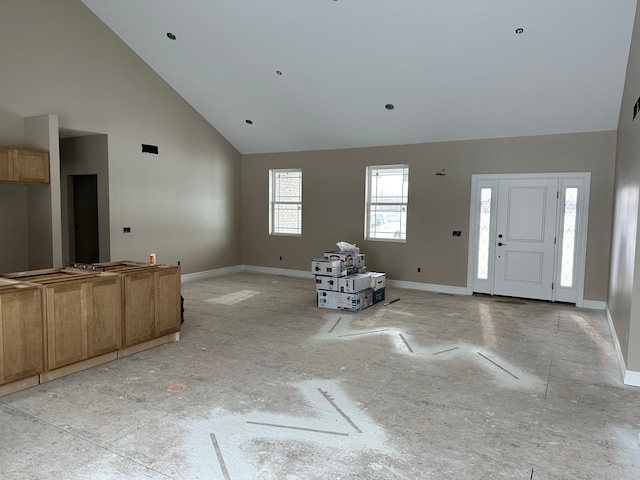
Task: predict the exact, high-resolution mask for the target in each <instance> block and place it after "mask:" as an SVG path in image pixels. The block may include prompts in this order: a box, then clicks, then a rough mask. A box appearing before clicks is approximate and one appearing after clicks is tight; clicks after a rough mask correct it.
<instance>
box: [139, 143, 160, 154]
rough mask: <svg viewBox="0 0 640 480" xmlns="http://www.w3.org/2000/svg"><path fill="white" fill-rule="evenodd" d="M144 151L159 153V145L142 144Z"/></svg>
mask: <svg viewBox="0 0 640 480" xmlns="http://www.w3.org/2000/svg"><path fill="white" fill-rule="evenodd" d="M142 153H155V154H156V155H157V154H158V146H157V145H147V144H144V143H143V144H142Z"/></svg>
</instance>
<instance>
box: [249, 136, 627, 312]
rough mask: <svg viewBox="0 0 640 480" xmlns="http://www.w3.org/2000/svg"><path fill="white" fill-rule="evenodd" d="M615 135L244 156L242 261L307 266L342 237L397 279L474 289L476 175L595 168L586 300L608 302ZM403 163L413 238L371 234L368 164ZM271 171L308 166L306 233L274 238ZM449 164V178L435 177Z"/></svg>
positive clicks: (305, 173) (305, 178) (372, 266)
mask: <svg viewBox="0 0 640 480" xmlns="http://www.w3.org/2000/svg"><path fill="white" fill-rule="evenodd" d="M615 138H616V137H615V132H597V133H586V134H572V135H553V136H538V137H520V138H509V139H494V140H477V141H463V142H446V143H432V144H420V145H403V146H397V147H378V148H362V149H349V150H331V151H314V152H298V153H278V154H264V155H245V156H243V185H242V186H243V235H242V245H243V248H242V252H243V257H242V261H243V263H244V264H247V265H259V266H265V267H279V268H288V269H297V270H308V269H309V268H310V260H311V258H314V257H318V256H322V252H324V251H327V250H331V249H334V248H336V247H335V244H336V242H337V241H340V240H344V241H348V242H352V243H357V244H358V245H359V246H360V247H361V251H363V252H364V253H365V254H366V262H367V266H368V267H369V268H370V270H378V271H385V272H386V273H387V275H388V277H389V278H391V279H394V280H404V281H411V282H422V283H428V284H435V285H446V286H457V287H466V285H467V256H468V242H469V232H468V229H469V207H470V201H471V176H472V174H480V173H546V172H591V173H592V177H591V198H590V205H589V208H590V215H589V231H588V238H587V265H586V279H585V292H584V298H585V300H597V301H604V300H606V294H607V280H608V255H609V231H610V227H611V210H612V192H613V168H614V157H615ZM396 163H406V164H408V165H409V208H408V220H407V223H408V225H407V242H406V243H389V242H372V241H364V240H363V237H364V196H365V168H366V166H367V165H386V164H396ZM270 168H302V171H303V205H304V206H303V235H302V237H279V236H269V235H268V196H269V195H268V171H269V169H270ZM443 168H444V169H446V176H444V177H442V176H436V175H435V172H437V171H440V170H441V169H443ZM453 230H462V237H459V238H456V237H453V236H452V231H453ZM280 256H282V257H283V260H282V261H280V260H279V258H280ZM418 267H420V268H421V273H417V268H418Z"/></svg>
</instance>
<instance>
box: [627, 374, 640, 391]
mask: <svg viewBox="0 0 640 480" xmlns="http://www.w3.org/2000/svg"><path fill="white" fill-rule="evenodd" d="M624 384H625V385H629V386H631V387H640V372H633V371H631V370H627V372H626V373H625V374H624Z"/></svg>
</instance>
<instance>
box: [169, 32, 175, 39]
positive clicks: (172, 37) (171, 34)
mask: <svg viewBox="0 0 640 480" xmlns="http://www.w3.org/2000/svg"><path fill="white" fill-rule="evenodd" d="M167 37H169V39H171V40H175V39H176V36H175V35H174V34H173V33H171V32H167Z"/></svg>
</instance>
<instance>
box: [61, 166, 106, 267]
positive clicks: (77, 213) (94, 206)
mask: <svg viewBox="0 0 640 480" xmlns="http://www.w3.org/2000/svg"><path fill="white" fill-rule="evenodd" d="M67 185H68V187H69V188H70V189H71V191H70V192H69V196H68V198H69V200H70V201H69V226H70V227H72V228H73V232H69V233H70V234H69V240H70V242H69V243H70V245H69V247H70V248H69V251H70V253H72V255H73V261H74V262H77V263H97V262H99V261H100V241H99V233H98V175H95V174H94V175H70V176H69V181H68V183H67Z"/></svg>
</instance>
